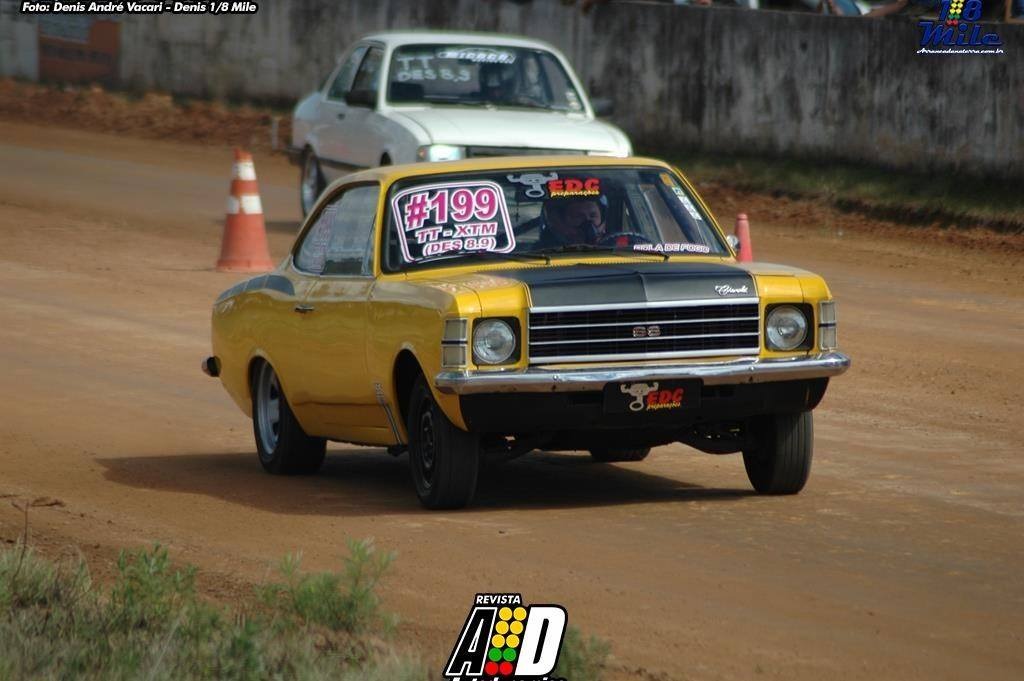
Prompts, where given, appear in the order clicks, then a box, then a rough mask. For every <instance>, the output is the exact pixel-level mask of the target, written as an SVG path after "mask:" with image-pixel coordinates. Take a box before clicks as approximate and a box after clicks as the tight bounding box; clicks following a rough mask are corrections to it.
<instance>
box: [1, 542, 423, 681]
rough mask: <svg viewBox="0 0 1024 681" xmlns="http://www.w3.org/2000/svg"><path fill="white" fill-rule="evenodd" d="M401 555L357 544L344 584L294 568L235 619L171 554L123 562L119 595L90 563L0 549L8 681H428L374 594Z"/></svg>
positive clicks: (293, 561)
mask: <svg viewBox="0 0 1024 681" xmlns="http://www.w3.org/2000/svg"><path fill="white" fill-rule="evenodd" d="M391 560H392V556H391V555H383V554H379V553H377V552H376V551H375V550H374V548H373V546H372V544H371V543H369V542H365V541H364V542H351V543H350V544H349V555H348V556H347V557H346V558H345V561H344V567H343V569H342V570H341V571H340V572H337V573H333V572H331V573H322V574H304V573H302V572H300V569H299V567H300V561H299V559H298V558H296V557H289V558H287V559H285V561H284V562H283V564H282V566H281V569H280V577H281V580H282V581H281V582H280V583H272V584H267V585H265V586H263V587H261V588H260V589H259V590H258V594H257V596H256V597H255V598H252V599H248V600H245V601H243V602H242V603H240V604H238V605H236V606H235V607H233V608H226V607H221V606H217V605H215V604H212V603H209V602H208V601H205V600H202V599H200V598H199V597H198V596H197V594H196V589H195V577H196V570H195V568H193V567H186V568H181V569H179V568H175V567H174V566H172V565H171V562H170V559H169V557H168V554H167V550H166V549H164V548H162V547H159V546H157V547H154V548H153V549H152V550H149V551H134V552H122V554H121V556H120V558H119V560H118V563H117V576H116V579H115V580H114V583H113V585H112V586H110V587H109V588H103V587H101V586H99V585H97V584H96V583H95V582H93V580H92V579H91V578H90V575H89V571H88V569H87V567H86V565H85V563H84V561H82V560H81V559H78V560H72V561H62V562H52V561H49V560H46V559H44V558H42V557H40V556H39V555H38V554H36V553H35V552H34V551H33V550H32V549H31V548H28V547H26V546H24V545H20V544H19V545H17V546H15V547H8V548H3V549H0V610H2V612H3V614H2V616H0V679H15V678H34V679H35V678H42V679H58V678H59V679H71V678H73V679H139V678H145V679H168V680H170V679H175V680H177V679H256V678H260V679H263V678H282V679H293V678H295V679H311V680H312V679H351V680H352V681H355V680H356V679H359V680H362V681H365V680H369V681H374V680H380V681H385V680H387V681H422V680H423V679H426V678H428V673H427V671H426V668H425V666H424V665H423V664H422V663H420V662H419V661H418V660H417V659H415V658H413V657H410V656H408V655H399V654H396V653H394V652H393V651H391V650H390V649H391V648H392V646H389V645H386V642H385V637H386V636H387V634H388V633H389V631H390V630H391V627H392V625H393V621H392V619H391V618H390V617H388V616H387V615H385V614H384V613H382V612H381V610H380V607H379V605H380V604H379V600H378V597H377V595H376V591H375V587H376V585H377V582H378V580H379V579H380V578H381V576H382V575H383V574H384V573H385V571H386V570H387V567H388V565H389V564H390V562H391Z"/></svg>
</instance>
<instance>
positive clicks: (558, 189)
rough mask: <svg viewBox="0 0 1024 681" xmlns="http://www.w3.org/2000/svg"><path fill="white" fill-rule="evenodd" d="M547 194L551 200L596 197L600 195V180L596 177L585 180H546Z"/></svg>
mask: <svg viewBox="0 0 1024 681" xmlns="http://www.w3.org/2000/svg"><path fill="white" fill-rule="evenodd" d="M548 193H549V194H550V195H551V198H553V199H556V198H561V197H566V196H598V195H600V194H601V180H599V179H598V178H596V177H588V178H587V179H585V180H577V179H574V178H567V179H564V180H548Z"/></svg>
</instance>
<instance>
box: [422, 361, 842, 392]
mask: <svg viewBox="0 0 1024 681" xmlns="http://www.w3.org/2000/svg"><path fill="white" fill-rule="evenodd" d="M849 368H850V358H849V357H847V356H846V355H844V354H843V353H841V352H823V353H818V354H814V355H810V356H807V357H793V358H785V359H758V358H749V357H746V358H741V359H735V360H729V361H725V362H708V363H701V364H675V365H669V366H664V365H661V366H658V365H654V366H651V365H647V366H637V367H601V368H598V367H593V368H592V367H585V368H579V369H575V368H574V369H545V368H541V367H529V368H527V369H521V370H516V371H442V372H441V373H439V374H437V376H435V378H434V385H435V386H437V389H438V390H440V391H441V392H443V393H448V394H456V395H472V394H483V393H550V392H580V391H587V390H601V389H602V388H604V386H605V385H606V384H608V383H636V382H641V381H651V380H669V379H695V378H696V379H700V380H701V381H703V383H704V385H727V384H739V383H769V382H773V381H796V380H803V379H808V378H827V377H829V376H838V375H839V374H841V373H843V372H844V371H846V370H847V369H849Z"/></svg>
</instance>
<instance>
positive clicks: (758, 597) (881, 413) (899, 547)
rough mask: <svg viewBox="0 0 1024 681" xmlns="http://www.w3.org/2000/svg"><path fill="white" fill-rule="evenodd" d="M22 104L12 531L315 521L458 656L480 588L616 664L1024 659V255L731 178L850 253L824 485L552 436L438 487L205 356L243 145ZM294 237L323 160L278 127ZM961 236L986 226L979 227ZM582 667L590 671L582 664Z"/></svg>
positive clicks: (252, 551) (266, 531)
mask: <svg viewBox="0 0 1024 681" xmlns="http://www.w3.org/2000/svg"><path fill="white" fill-rule="evenodd" d="M230 143H233V142H231V141H229V140H225V141H224V145H221V146H215V145H211V144H205V145H202V146H199V145H189V144H184V143H181V142H173V143H172V142H166V141H152V140H142V139H138V138H135V137H131V136H128V135H110V134H99V133H95V132H83V131H73V130H65V129H60V128H57V127H42V126H39V125H27V124H22V123H10V122H7V123H2V122H0V363H2V366H3V367H4V371H3V373H2V375H3V383H2V386H3V388H4V390H2V391H0V413H3V415H4V416H3V418H2V419H0V466H2V468H0V497H4V501H3V503H0V541H8V542H12V541H14V539H15V538H16V537H17V536H18V534H19V533H20V532H21V529H22V521H23V517H22V514H21V513H20V512H19V511H18V510H17V509H15V508H13V507H11V506H9V505H8V501H10V500H17V499H35V498H38V497H47V498H49V499H55V500H59V501H60V503H59V504H53V505H45V506H39V507H35V508H33V509H32V511H31V513H32V515H31V521H32V532H33V535H32V536H33V541H34V542H38V543H41V544H42V545H43V546H44V548H45V549H46V550H47V551H49V552H52V553H60V552H62V551H75V550H81V551H84V553H85V555H86V556H87V558H88V559H89V560H90V563H91V564H92V565H93V566H94V567H95V568H96V569H97V570H99V572H100V573H101V574H104V571H105V570H107V569H109V564H110V561H111V560H112V559H113V556H114V555H116V551H117V550H118V549H119V548H121V547H125V546H128V547H133V546H142V545H148V544H151V543H153V542H157V541H159V542H161V543H163V544H165V545H167V546H168V547H169V548H170V550H171V551H172V555H173V556H174V557H175V558H176V559H177V560H180V561H183V562H192V563H196V564H198V565H199V566H200V567H201V568H202V569H203V574H204V575H206V577H205V579H204V581H203V582H202V584H201V586H202V588H203V589H204V591H205V592H206V593H208V594H210V595H211V596H213V597H216V598H223V599H227V598H232V597H233V596H234V595H236V594H238V593H242V592H245V591H247V590H248V589H250V588H251V587H252V585H253V584H256V583H259V582H260V581H261V580H263V579H264V578H265V575H266V574H267V572H268V570H269V569H270V568H271V567H272V566H273V565H275V564H276V563H277V561H278V560H279V559H280V558H281V557H282V556H283V555H285V554H286V553H289V552H295V551H303V553H304V555H305V564H306V565H307V567H309V568H311V569H325V568H329V567H336V566H338V565H339V558H340V556H341V555H342V554H343V552H344V550H345V549H344V541H345V539H346V538H349V537H368V536H372V537H374V538H375V539H376V542H377V544H378V545H379V546H380V547H382V548H383V549H386V550H395V551H397V552H398V559H397V562H396V564H395V568H394V570H393V572H392V574H391V575H390V576H389V578H388V579H386V580H385V585H384V588H383V595H384V598H385V606H386V607H387V608H388V609H391V610H394V611H397V612H398V613H399V614H400V615H401V617H402V621H403V623H402V625H401V626H400V629H399V635H400V636H401V637H402V638H403V640H407V641H410V642H412V643H414V644H416V645H417V646H418V647H419V648H420V649H422V650H423V651H424V652H425V655H426V657H427V659H428V660H430V662H431V663H432V664H433V665H434V667H435V668H440V665H441V662H442V660H443V658H444V657H445V656H446V654H447V653H448V651H449V650H450V648H451V646H452V644H453V641H454V637H455V636H456V634H457V631H458V629H459V627H460V625H461V624H462V622H463V620H464V618H465V614H466V611H467V608H468V606H469V604H470V602H471V599H472V597H473V594H474V593H476V592H477V591H491V590H515V591H521V592H522V593H523V595H524V598H525V599H526V600H527V602H555V603H560V604H563V605H564V606H565V607H566V608H567V610H568V613H569V618H570V622H571V623H573V624H575V625H578V626H580V627H581V628H582V629H583V630H584V631H585V632H588V633H594V634H597V635H599V636H602V637H604V638H606V639H608V640H609V641H611V643H612V647H613V654H614V660H613V669H612V673H611V674H610V678H612V679H623V680H626V679H629V680H635V679H658V680H661V679H749V678H762V677H763V678H777V679H807V680H813V681H819V680H820V679H901V680H916V679H921V680H922V681H923V680H927V681H936V680H940V679H967V678H971V679H974V678H983V679H1017V678H1019V677H1020V670H1021V668H1022V667H1024V639H1022V636H1024V633H1022V632H1024V627H1022V624H1024V619H1022V615H1021V613H1022V612H1024V581H1022V580H1021V579H1020V576H1019V573H1020V566H1021V565H1022V563H1024V541H1022V537H1024V494H1022V491H1021V490H1022V489H1024V460H1022V458H1021V456H1020V453H1021V442H1020V437H1021V430H1022V426H1024V414H1022V407H1021V390H1020V378H1021V375H1022V373H1024V362H1022V360H1021V357H1022V356H1024V333H1022V331H1024V292H1022V290H1021V287H1020V284H1021V281H1024V264H1022V262H1021V260H1020V259H1019V258H1017V257H1014V256H1013V255H1012V254H1010V253H1008V252H1007V251H1006V250H1005V249H1003V248H1002V247H995V248H992V247H988V246H989V241H988V239H987V237H985V236H984V235H982V236H980V237H979V238H978V239H976V240H974V241H969V242H960V241H958V240H956V239H951V240H945V239H944V238H940V237H938V236H937V235H932V234H929V233H927V232H922V231H921V230H918V229H905V228H900V227H899V226H898V225H881V224H866V223H860V222H857V221H856V220H852V221H851V220H848V218H846V217H841V216H836V215H833V214H831V213H830V212H829V211H827V210H819V209H816V208H815V207H814V206H813V205H806V204H801V203H800V202H791V201H769V200H767V199H763V198H759V197H751V196H746V195H739V194H736V193H734V192H729V191H728V190H721V189H712V191H710V192H709V197H710V198H711V204H712V207H713V208H714V209H715V210H716V211H717V212H718V213H719V215H720V216H721V217H723V218H725V217H727V216H731V215H733V214H734V213H735V212H737V211H738V210H739V209H743V210H745V211H746V212H748V213H749V214H750V216H751V221H752V228H753V239H754V249H755V253H756V255H757V256H758V259H762V260H767V261H774V262H783V263H787V264H792V265H798V266H802V267H806V268H808V269H811V270H814V271H817V272H819V273H821V274H823V275H824V276H825V277H826V278H827V279H828V281H829V283H830V285H831V286H832V289H833V292H834V293H835V295H836V298H837V299H838V301H839V316H840V327H839V329H840V330H839V337H840V343H841V345H842V346H843V349H844V350H845V351H847V352H849V353H850V354H851V355H852V357H853V358H854V368H853V369H852V370H851V371H850V372H849V373H848V374H847V375H845V376H843V377H841V378H839V379H837V380H835V381H833V383H832V385H831V386H830V389H829V394H828V395H827V396H826V398H825V401H824V403H823V404H822V406H821V407H820V408H819V410H818V411H817V412H816V413H815V417H816V451H815V463H814V470H813V472H812V475H811V480H810V482H809V485H808V487H807V489H806V490H805V491H804V492H803V493H802V494H801V495H799V496H796V497H786V498H765V497H757V496H754V495H752V494H751V493H750V488H749V485H748V483H747V480H746V477H745V475H744V473H743V465H742V462H741V460H740V459H739V458H738V457H736V456H724V457H715V456H710V455H703V454H699V453H697V452H695V451H694V450H691V449H688V448H686V447H683V446H671V447H663V448H659V449H657V450H655V451H654V452H653V453H652V455H651V456H650V458H649V459H648V460H647V461H645V462H642V463H637V464H621V465H592V464H590V463H589V462H588V461H587V459H586V457H583V456H574V455H554V454H548V455H533V456H529V457H524V458H523V459H521V460H518V461H515V462H512V463H510V464H508V465H506V466H504V467H502V468H501V469H500V472H499V473H497V474H494V475H492V476H490V477H489V478H487V479H486V480H484V481H483V482H482V485H481V490H480V495H479V501H478V504H477V505H476V506H475V507H474V508H472V509H469V510H466V511H463V512H452V513H428V512H425V511H423V510H421V509H420V508H419V506H418V504H417V503H416V500H415V495H414V493H413V490H412V486H411V482H410V481H409V479H408V475H407V472H406V468H405V466H406V461H405V459H404V457H403V458H394V457H391V456H388V455H387V454H385V453H384V452H383V451H381V450H377V449H366V448H357V447H348V446H340V445H336V446H332V447H331V449H330V453H329V456H328V461H327V463H326V465H325V468H324V470H323V471H322V472H321V474H320V475H318V476H315V477H311V478H275V477H271V476H267V475H265V474H264V473H263V472H262V470H261V469H260V466H259V464H258V463H257V460H256V457H255V454H254V451H253V442H252V433H251V424H250V422H249V420H248V419H246V418H245V417H244V416H243V415H242V414H241V413H240V412H239V411H238V410H237V408H235V406H234V405H233V404H232V403H231V402H230V400H229V398H228V397H227V395H226V394H225V393H224V391H223V390H222V389H221V387H220V385H219V384H218V382H217V381H214V380H211V379H209V378H207V377H205V376H204V375H202V374H201V373H200V371H199V367H198V364H199V359H200V358H201V357H203V356H205V353H207V352H208V351H209V314H210V308H211V304H212V301H213V300H214V298H215V297H216V295H217V294H218V293H219V292H220V291H222V290H223V289H225V288H227V287H228V286H230V285H232V284H233V283H234V282H235V281H237V280H238V279H239V277H237V276H235V275H231V274H223V273H218V272H216V271H214V270H213V263H214V261H215V260H216V258H217V254H218V252H219V244H220V230H221V226H222V222H223V210H224V201H225V197H226V194H227V190H228V185H229V173H230V169H231V153H230V149H229V148H228V146H226V145H227V144H230ZM256 167H257V172H258V174H259V179H260V184H261V189H262V195H263V203H264V206H265V210H266V211H267V220H268V229H269V237H270V246H271V251H272V254H273V255H274V256H275V257H279V256H281V255H282V254H283V253H285V251H286V249H287V247H288V245H289V243H290V241H291V238H292V236H293V235H294V232H295V229H296V228H297V225H298V210H297V204H298V199H297V186H296V185H297V177H296V175H297V173H296V170H295V169H294V168H293V167H290V166H288V165H287V164H286V163H285V161H284V159H283V158H282V157H280V156H278V155H268V154H265V153H264V154H261V153H257V154H256ZM958 238H959V237H958ZM574 681H582V680H574Z"/></svg>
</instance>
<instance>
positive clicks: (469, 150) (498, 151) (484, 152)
mask: <svg viewBox="0 0 1024 681" xmlns="http://www.w3.org/2000/svg"><path fill="white" fill-rule="evenodd" d="M586 153H587V152H586V151H580V150H578V149H537V148H534V147H466V156H467V157H468V158H487V157H491V156H575V155H580V154H586Z"/></svg>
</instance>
